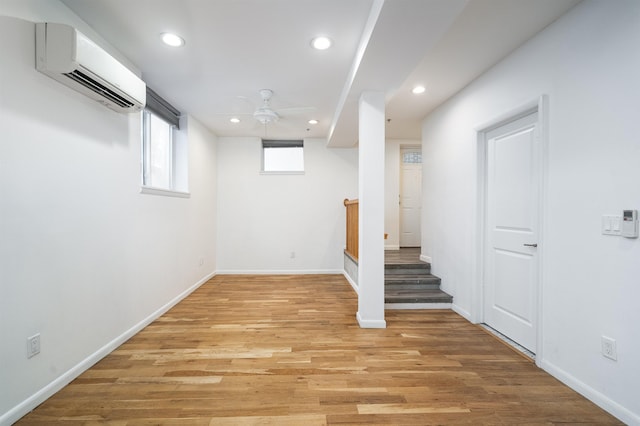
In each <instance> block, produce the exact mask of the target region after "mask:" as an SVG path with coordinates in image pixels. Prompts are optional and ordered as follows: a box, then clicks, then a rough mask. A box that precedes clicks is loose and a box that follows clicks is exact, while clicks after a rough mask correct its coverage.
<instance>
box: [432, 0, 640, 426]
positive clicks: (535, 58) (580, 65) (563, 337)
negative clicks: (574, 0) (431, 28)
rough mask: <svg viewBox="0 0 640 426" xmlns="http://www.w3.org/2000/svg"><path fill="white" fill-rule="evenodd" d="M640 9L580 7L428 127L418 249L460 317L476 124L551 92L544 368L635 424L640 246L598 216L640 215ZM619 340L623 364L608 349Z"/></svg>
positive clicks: (472, 239)
mask: <svg viewBox="0 0 640 426" xmlns="http://www.w3.org/2000/svg"><path fill="white" fill-rule="evenodd" d="M638 40H640V2H637V1H635V0H626V1H624V0H621V1H617V2H607V1H585V2H583V3H581V4H579V5H578V6H577V7H576V8H574V9H573V10H572V11H570V12H569V13H568V14H567V15H565V16H564V17H562V18H561V19H560V20H559V21H557V22H556V23H555V24H553V25H551V26H550V27H548V28H547V29H546V30H545V31H543V32H542V33H540V34H539V35H538V36H536V37H535V38H534V39H532V40H531V41H530V42H528V43H527V44H525V45H524V46H523V47H521V48H520V49H518V50H516V51H515V52H514V53H512V54H511V55H510V56H509V57H508V58H506V59H505V60H504V61H502V62H501V63H500V64H498V65H497V66H495V67H494V68H492V69H491V70H489V71H488V72H487V73H486V74H485V75H483V76H482V77H480V78H479V79H477V80H476V81H475V82H473V83H472V84H471V85H469V86H468V87H467V88H465V89H464V90H463V91H461V92H460V93H459V94H458V95H456V96H455V97H454V98H452V99H451V100H450V101H448V102H447V103H446V104H444V105H443V106H441V107H440V108H439V109H438V110H436V111H435V112H433V113H432V114H431V115H430V116H429V117H427V119H426V120H425V122H424V125H423V158H424V161H425V163H424V174H425V178H424V184H425V185H424V188H423V193H424V209H423V237H422V238H423V253H424V254H426V255H427V256H430V257H431V258H432V261H433V272H434V274H436V275H438V276H440V277H441V278H442V286H443V289H444V290H445V291H447V292H449V293H451V294H452V295H453V296H454V303H455V305H456V309H457V310H458V311H459V312H461V313H463V314H465V315H467V316H468V317H470V318H474V319H480V318H481V316H480V315H479V313H478V311H477V309H476V307H475V306H474V303H473V301H472V300H473V299H472V294H473V292H474V287H473V286H474V283H478V285H479V283H480V280H479V279H478V278H477V277H476V272H475V270H474V269H473V265H474V262H475V261H476V258H475V256H476V253H477V250H476V248H477V247H476V245H475V244H476V241H477V240H476V238H479V237H478V228H477V225H476V217H475V215H474V214H473V213H474V212H475V210H476V206H477V195H476V189H477V185H478V179H477V170H478V168H477V157H476V155H477V151H476V145H477V139H476V132H475V129H477V127H478V126H481V125H482V124H483V123H487V122H489V121H491V120H493V119H494V118H496V117H498V116H500V115H502V114H505V113H508V112H509V111H510V110H513V109H515V108H517V107H519V106H520V105H523V104H525V103H527V102H529V101H532V100H535V99H536V98H537V97H538V96H540V95H542V94H546V95H548V100H549V108H548V111H549V139H548V148H547V161H546V163H547V164H546V178H547V181H546V182H547V183H546V185H545V194H544V197H543V199H544V227H543V235H542V240H541V243H542V244H541V247H540V250H541V251H540V253H541V254H542V264H543V275H542V286H543V297H542V302H541V303H542V315H543V318H542V333H543V334H542V337H543V341H542V347H541V348H540V349H541V354H539V356H541V357H542V360H541V362H540V365H541V366H542V367H543V368H545V369H546V370H547V371H549V372H551V373H552V374H554V375H555V376H556V377H558V378H560V379H561V380H563V381H565V382H566V383H568V384H570V385H571V386H572V387H574V388H575V389H577V390H579V391H580V392H582V393H583V394H585V395H587V396H588V397H589V398H591V399H592V400H594V401H596V402H597V403H598V404H600V405H601V406H603V407H605V408H606V409H607V410H609V411H610V412H612V413H614V414H615V415H617V416H618V417H619V418H621V419H622V420H624V421H625V422H627V423H631V424H640V398H638V395H640V364H639V363H638V360H640V326H639V324H640V309H639V307H638V306H639V302H638V301H639V300H640V286H639V281H638V277H640V261H639V259H640V240H638V239H634V240H629V239H624V238H621V237H611V236H604V235H602V234H601V232H600V223H601V222H600V221H601V216H602V215H604V214H621V212H622V210H623V209H625V208H632V209H640V184H639V182H640V166H639V165H640V137H639V135H638V131H637V127H638V123H639V122H640V121H639V120H640V118H639V117H640V108H638V99H640V80H639V79H638V76H640V53H639V52H640V51H639V50H638ZM602 335H607V336H610V337H612V338H614V339H616V340H617V345H618V361H617V362H614V361H611V360H608V359H606V358H604V357H603V356H602V355H601V354H600V337H601V336H602Z"/></svg>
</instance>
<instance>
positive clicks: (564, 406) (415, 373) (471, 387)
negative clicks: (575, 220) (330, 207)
mask: <svg viewBox="0 0 640 426" xmlns="http://www.w3.org/2000/svg"><path fill="white" fill-rule="evenodd" d="M356 311H357V300H356V296H355V294H354V293H353V291H352V290H351V287H350V286H349V284H348V283H347V282H346V281H345V280H344V278H343V277H342V276H337V275H330V276H217V277H216V278H214V279H212V280H211V281H209V282H208V283H206V284H205V285H203V286H202V287H201V288H200V289H198V290H197V291H196V292H194V293H193V294H192V295H191V296H189V297H188V298H187V299H185V300H184V301H183V302H181V303H180V304H179V305H177V306H176V307H175V308H174V309H172V310H171V311H169V312H168V313H167V314H166V315H164V316H163V317H161V318H160V319H158V320H157V321H155V322H154V323H152V324H151V325H149V326H148V327H147V328H146V329H144V330H143V331H142V332H140V333H139V334H138V335H136V336H135V337H133V338H132V339H131V340H129V341H128V342H127V343H125V344H124V345H122V346H121V347H120V348H118V349H117V350H116V351H114V352H113V353H112V354H110V355H109V356H107V357H106V358H105V359H103V360H102V361H101V362H99V363H98V364H96V365H95V366H94V367H93V368H91V369H90V370H88V371H87V372H85V373H84V374H82V375H81V376H80V377H79V378H78V379H76V380H75V381H73V382H72V383H71V384H70V385H68V386H67V387H65V388H64V389H62V390H61V391H60V392H59V393H57V394H56V395H54V396H53V397H52V398H50V399H49V400H48V401H46V402H45V403H43V404H42V405H41V406H40V407H38V408H37V409H36V410H34V411H33V412H32V413H31V414H29V415H27V416H25V417H24V418H23V419H22V420H21V421H20V422H18V424H19V425H34V424H36V425H43V424H46V425H50V424H62V423H64V424H97V423H103V422H108V423H110V424H115V425H129V424H170V425H218V424H221V425H232V424H233V425H258V424H260V425H269V424H273V425H304V426H312V425H325V424H367V425H370V424H393V425H400V424H412V425H428V424H441V425H448V424H462V423H464V424H473V425H478V424H494V425H497V424H501V425H512V424H523V423H526V424H554V423H570V424H575V423H579V424H598V425H604V424H620V423H619V422H618V421H616V419H614V418H613V417H611V416H609V415H608V414H607V413H605V412H604V411H602V410H601V409H600V408H598V407H596V406H595V405H593V404H592V403H590V402H589V401H587V400H586V399H584V398H582V397H581V396H579V395H578V394H577V393H575V392H574V391H572V390H571V389H569V388H568V387H566V386H564V385H562V384H560V383H559V382H558V381H557V380H555V379H554V378H552V377H551V376H549V375H548V374H546V373H544V372H543V371H542V370H539V369H538V368H537V367H536V366H535V365H534V364H533V363H532V362H531V361H530V360H527V359H526V358H524V357H523V356H522V355H519V354H518V353H516V352H514V351H513V350H512V349H511V348H509V347H507V346H505V344H504V343H501V342H499V341H498V340H497V339H496V338H494V337H493V336H490V335H489V334H487V333H486V332H485V331H484V330H482V329H481V328H479V327H477V326H474V325H472V324H470V323H468V322H467V321H466V320H464V319H463V318H461V317H460V316H458V315H456V314H455V313H453V312H451V311H387V315H386V319H387V325H388V328H387V329H384V330H375V329H368V330H365V329H360V328H359V327H358V325H357V323H356V320H355V314H356Z"/></svg>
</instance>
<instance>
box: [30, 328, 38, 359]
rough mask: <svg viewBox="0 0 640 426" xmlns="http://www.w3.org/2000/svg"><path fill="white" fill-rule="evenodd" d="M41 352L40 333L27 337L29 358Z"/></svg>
mask: <svg viewBox="0 0 640 426" xmlns="http://www.w3.org/2000/svg"><path fill="white" fill-rule="evenodd" d="M39 353H40V333H38V334H34V335H33V336H31V337H28V338H27V358H31V357H33V356H35V355H38V354H39Z"/></svg>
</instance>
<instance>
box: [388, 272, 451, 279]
mask: <svg viewBox="0 0 640 426" xmlns="http://www.w3.org/2000/svg"><path fill="white" fill-rule="evenodd" d="M384 277H385V279H387V278H388V279H392V280H403V279H415V278H419V279H438V280H439V279H440V278H438V277H436V276H435V275H433V274H430V273H420V274H385V275H384Z"/></svg>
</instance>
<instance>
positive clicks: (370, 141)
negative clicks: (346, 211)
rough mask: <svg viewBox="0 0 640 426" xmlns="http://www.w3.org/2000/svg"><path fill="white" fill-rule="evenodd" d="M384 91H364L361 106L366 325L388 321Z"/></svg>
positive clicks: (361, 302) (361, 287) (362, 317)
mask: <svg viewBox="0 0 640 426" xmlns="http://www.w3.org/2000/svg"><path fill="white" fill-rule="evenodd" d="M384 125H385V121H384V93H382V92H364V93H363V94H362V96H360V105H359V145H358V150H359V154H358V168H359V172H358V178H359V181H358V185H359V190H358V198H359V200H360V203H359V205H360V211H359V232H358V235H359V237H358V238H359V240H358V251H359V253H358V314H357V319H358V323H359V324H360V327H362V328H386V326H387V323H386V321H385V320H384V137H385V135H384V131H385V130H384Z"/></svg>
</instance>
